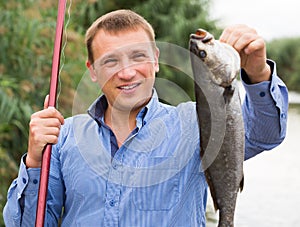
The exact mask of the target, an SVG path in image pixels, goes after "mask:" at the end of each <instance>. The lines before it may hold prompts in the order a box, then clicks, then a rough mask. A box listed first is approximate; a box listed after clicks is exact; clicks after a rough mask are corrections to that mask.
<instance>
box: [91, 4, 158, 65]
mask: <svg viewBox="0 0 300 227" xmlns="http://www.w3.org/2000/svg"><path fill="white" fill-rule="evenodd" d="M140 28H142V29H143V30H144V31H145V32H146V33H147V34H148V36H149V39H150V41H153V42H154V41H155V33H154V30H153V28H152V26H151V25H150V24H149V23H148V22H147V21H146V20H145V19H144V18H143V17H142V16H140V15H139V14H137V13H135V12H133V11H131V10H125V9H122V10H116V11H112V12H110V13H107V14H105V15H103V16H101V17H99V18H98V19H97V20H96V21H95V22H94V23H93V24H92V25H91V26H90V27H89V29H88V30H87V32H86V35H85V43H86V47H87V51H88V60H89V62H90V63H91V64H93V63H94V60H95V59H94V56H93V49H92V43H93V40H94V38H95V36H96V34H97V32H98V31H99V30H103V31H105V32H108V33H111V34H117V33H119V32H123V31H128V30H133V31H136V30H138V29H140Z"/></svg>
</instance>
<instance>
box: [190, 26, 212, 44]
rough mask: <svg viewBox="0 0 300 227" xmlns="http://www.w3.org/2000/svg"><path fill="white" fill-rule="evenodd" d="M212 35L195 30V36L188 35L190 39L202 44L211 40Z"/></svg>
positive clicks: (202, 30)
mask: <svg viewBox="0 0 300 227" xmlns="http://www.w3.org/2000/svg"><path fill="white" fill-rule="evenodd" d="M213 38H214V37H213V35H212V34H210V33H209V32H207V31H205V30H204V29H201V28H199V29H197V31H196V33H195V34H191V35H190V39H195V40H200V41H201V42H203V43H208V42H210V41H211V40H212V39H213Z"/></svg>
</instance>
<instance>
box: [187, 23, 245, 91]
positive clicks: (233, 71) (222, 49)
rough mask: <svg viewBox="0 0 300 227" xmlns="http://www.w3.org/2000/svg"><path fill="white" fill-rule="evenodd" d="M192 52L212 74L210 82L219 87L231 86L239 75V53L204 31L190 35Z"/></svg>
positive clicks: (199, 30)
mask: <svg viewBox="0 0 300 227" xmlns="http://www.w3.org/2000/svg"><path fill="white" fill-rule="evenodd" d="M190 52H191V53H192V54H194V55H196V56H197V57H198V58H199V59H200V60H201V61H202V62H203V63H204V64H205V65H206V66H207V68H208V70H209V71H210V72H211V73H210V74H209V76H210V80H211V81H212V82H213V83H215V84H217V85H219V86H222V87H228V86H230V85H231V83H232V81H233V80H234V79H235V78H236V77H237V75H239V72H240V57H239V54H238V53H237V51H236V50H235V49H234V48H233V47H231V46H230V45H228V44H226V43H222V42H220V41H218V40H215V39H214V36H213V35H212V34H210V33H209V32H207V31H205V30H204V29H198V30H197V31H196V33H195V34H191V35H190ZM195 63H196V62H195V61H193V62H192V64H195ZM195 76H201V75H195Z"/></svg>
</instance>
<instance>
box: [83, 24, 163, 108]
mask: <svg viewBox="0 0 300 227" xmlns="http://www.w3.org/2000/svg"><path fill="white" fill-rule="evenodd" d="M92 49H93V54H94V59H95V62H94V64H93V65H92V66H90V65H89V63H87V65H88V66H89V69H90V71H91V78H92V81H94V82H97V83H98V84H99V85H100V87H101V89H102V91H103V93H104V94H105V96H106V98H107V100H108V104H109V108H116V109H118V110H120V111H132V110H134V109H140V108H141V107H142V106H144V105H145V103H146V102H148V101H149V99H150V97H151V95H152V88H153V85H154V80H155V73H156V72H158V70H159V66H158V56H159V51H158V49H157V48H154V47H153V42H151V41H150V39H149V37H148V35H147V33H146V32H145V31H144V30H142V29H139V30H137V31H125V32H120V33H118V34H109V33H106V32H104V31H103V30H100V31H99V32H98V33H97V34H96V36H95V39H94V41H93V44H92Z"/></svg>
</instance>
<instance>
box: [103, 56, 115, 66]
mask: <svg viewBox="0 0 300 227" xmlns="http://www.w3.org/2000/svg"><path fill="white" fill-rule="evenodd" d="M117 62H118V60H117V59H115V58H108V59H105V60H104V61H103V63H102V64H103V65H105V66H114V65H115V64H117Z"/></svg>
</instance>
